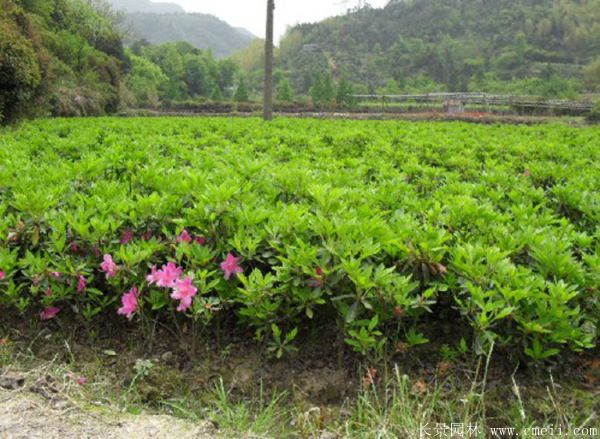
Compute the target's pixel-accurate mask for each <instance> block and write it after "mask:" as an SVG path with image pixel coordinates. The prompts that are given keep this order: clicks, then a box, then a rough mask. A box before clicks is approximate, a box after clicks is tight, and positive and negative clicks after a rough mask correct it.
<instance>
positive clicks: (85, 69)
mask: <svg viewBox="0 0 600 439" xmlns="http://www.w3.org/2000/svg"><path fill="white" fill-rule="evenodd" d="M95 6H98V8H100V9H96V7H95ZM101 7H102V4H101V3H99V2H98V3H93V2H89V1H86V0H27V1H22V0H0V123H2V122H7V121H14V120H17V119H19V118H20V117H22V116H35V115H47V114H53V115H92V114H103V113H106V112H114V111H115V110H116V109H117V108H118V106H119V104H120V95H121V91H122V88H123V85H124V84H123V81H122V80H123V79H124V76H125V70H126V65H127V62H128V61H127V58H126V56H125V52H124V50H123V45H122V44H121V35H120V33H119V32H118V30H117V28H116V26H115V20H116V17H114V16H113V15H111V14H110V11H107V10H106V9H105V10H104V11H103V12H101Z"/></svg>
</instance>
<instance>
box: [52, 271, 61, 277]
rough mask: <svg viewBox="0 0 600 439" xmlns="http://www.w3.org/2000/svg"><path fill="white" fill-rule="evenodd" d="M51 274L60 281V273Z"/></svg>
mask: <svg viewBox="0 0 600 439" xmlns="http://www.w3.org/2000/svg"><path fill="white" fill-rule="evenodd" d="M51 274H52V277H53V278H55V279H60V273H59V272H58V271H53V272H52V273H51Z"/></svg>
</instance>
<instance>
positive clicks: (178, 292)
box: [171, 277, 198, 312]
mask: <svg viewBox="0 0 600 439" xmlns="http://www.w3.org/2000/svg"><path fill="white" fill-rule="evenodd" d="M197 292H198V288H196V287H194V285H192V279H191V278H189V277H186V278H185V279H184V280H177V281H176V282H175V286H174V287H173V293H172V294H171V297H172V298H173V299H176V300H179V306H178V307H177V311H180V312H185V311H186V310H187V309H188V308H189V307H190V306H192V299H193V298H194V296H195V295H196V293H197Z"/></svg>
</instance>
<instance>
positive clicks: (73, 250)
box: [69, 242, 79, 253]
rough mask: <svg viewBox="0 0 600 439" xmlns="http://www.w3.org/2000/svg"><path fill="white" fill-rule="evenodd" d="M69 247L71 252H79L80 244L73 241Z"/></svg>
mask: <svg viewBox="0 0 600 439" xmlns="http://www.w3.org/2000/svg"><path fill="white" fill-rule="evenodd" d="M69 248H70V249H71V252H73V253H77V252H78V251H79V246H78V245H77V243H76V242H72V243H71V244H69Z"/></svg>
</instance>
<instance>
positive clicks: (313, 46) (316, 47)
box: [302, 44, 321, 52]
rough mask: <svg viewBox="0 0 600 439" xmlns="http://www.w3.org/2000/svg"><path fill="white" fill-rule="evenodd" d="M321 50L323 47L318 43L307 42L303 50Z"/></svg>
mask: <svg viewBox="0 0 600 439" xmlns="http://www.w3.org/2000/svg"><path fill="white" fill-rule="evenodd" d="M319 50H321V47H320V46H319V45H318V44H305V45H304V46H302V51H303V52H318V51H319Z"/></svg>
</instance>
